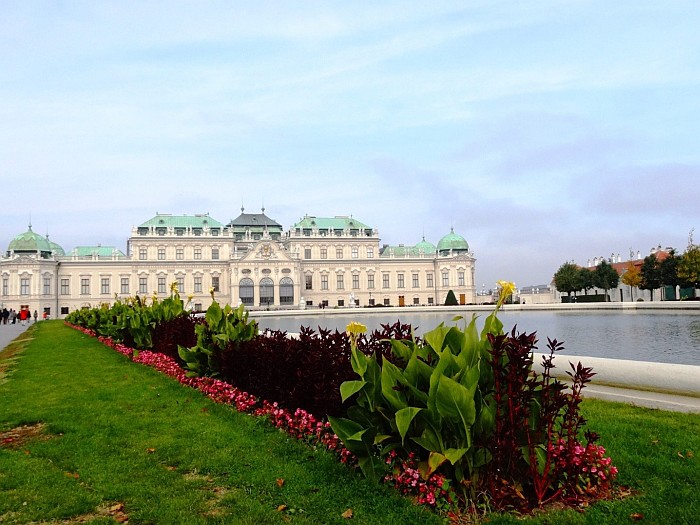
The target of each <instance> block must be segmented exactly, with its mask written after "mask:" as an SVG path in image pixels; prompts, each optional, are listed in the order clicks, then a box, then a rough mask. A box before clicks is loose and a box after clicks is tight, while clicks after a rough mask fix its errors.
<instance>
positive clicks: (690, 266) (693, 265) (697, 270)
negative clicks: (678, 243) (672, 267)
mask: <svg viewBox="0 0 700 525" xmlns="http://www.w3.org/2000/svg"><path fill="white" fill-rule="evenodd" d="M678 278H679V279H680V280H681V281H683V283H684V284H688V285H690V286H692V287H693V288H698V287H700V246H697V245H694V244H693V245H690V246H688V249H687V250H686V251H685V253H684V254H683V256H682V257H681V258H680V261H678Z"/></svg>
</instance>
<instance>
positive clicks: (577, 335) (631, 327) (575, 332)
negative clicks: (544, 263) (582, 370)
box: [257, 311, 700, 365]
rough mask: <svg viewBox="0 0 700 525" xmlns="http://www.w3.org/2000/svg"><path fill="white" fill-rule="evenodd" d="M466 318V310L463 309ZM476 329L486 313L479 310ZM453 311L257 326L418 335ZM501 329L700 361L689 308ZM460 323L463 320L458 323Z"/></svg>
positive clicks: (591, 349) (569, 315)
mask: <svg viewBox="0 0 700 525" xmlns="http://www.w3.org/2000/svg"><path fill="white" fill-rule="evenodd" d="M464 315H465V316H468V317H469V319H471V313H465V314H464ZM478 315H479V321H477V323H478V326H479V329H481V327H482V326H483V319H484V317H486V315H488V313H483V312H480V313H479V314H478ZM454 316H455V313H453V312H415V313H411V312H403V311H402V312H401V313H399V312H387V311H384V312H381V313H364V312H362V313H359V312H358V314H356V315H353V314H351V313H348V314H347V315H344V314H343V315H327V316H324V315H323V314H322V313H319V315H317V316H313V317H308V316H280V317H260V318H257V321H258V323H259V325H260V327H261V328H263V329H264V328H270V329H273V330H284V331H287V332H298V331H299V328H300V327H301V326H310V327H311V328H314V329H316V328H317V327H319V326H320V327H322V328H329V329H331V330H332V329H338V330H341V331H343V330H345V326H347V324H348V323H349V322H350V321H358V322H361V323H363V324H364V325H366V326H367V328H368V329H369V330H373V329H375V328H379V326H380V325H381V324H393V323H394V322H396V321H397V320H400V321H401V322H402V323H410V324H411V325H413V327H414V330H415V332H416V334H417V335H420V334H422V333H423V332H425V331H428V330H431V329H432V328H434V327H435V326H437V325H438V324H440V322H443V321H444V322H445V324H446V325H448V326H451V325H452V324H453V322H452V319H453V318H454ZM499 318H500V319H501V321H503V324H504V329H506V330H508V331H510V329H511V328H512V327H513V326H514V325H517V328H518V331H523V332H537V336H538V339H539V341H540V342H539V348H538V351H539V352H545V351H546V350H547V338H550V339H557V340H558V341H562V342H563V343H564V350H562V351H561V352H560V353H561V354H562V355H572V356H576V355H578V356H591V357H605V358H609V359H629V360H632V361H652V362H658V363H677V364H688V365H700V315H699V314H698V313H693V312H690V313H688V312H677V313H675V312H672V313H667V312H663V313H656V312H654V313H649V312H626V311H620V312H616V311H597V312H596V311H590V312H588V311H576V312H552V311H529V312H528V311H519V312H508V311H506V312H501V313H500V314H499ZM461 323H463V322H461Z"/></svg>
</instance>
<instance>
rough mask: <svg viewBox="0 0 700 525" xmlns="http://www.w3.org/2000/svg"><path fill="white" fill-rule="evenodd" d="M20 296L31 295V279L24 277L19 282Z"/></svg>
mask: <svg viewBox="0 0 700 525" xmlns="http://www.w3.org/2000/svg"><path fill="white" fill-rule="evenodd" d="M19 294H20V295H29V277H23V278H22V279H20V281H19Z"/></svg>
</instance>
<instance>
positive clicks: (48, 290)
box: [44, 277, 51, 295]
mask: <svg viewBox="0 0 700 525" xmlns="http://www.w3.org/2000/svg"><path fill="white" fill-rule="evenodd" d="M44 295H51V277H44Z"/></svg>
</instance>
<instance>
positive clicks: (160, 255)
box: [158, 248, 165, 261]
mask: <svg viewBox="0 0 700 525" xmlns="http://www.w3.org/2000/svg"><path fill="white" fill-rule="evenodd" d="M158 260H159V261H164V260H165V248H158Z"/></svg>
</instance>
